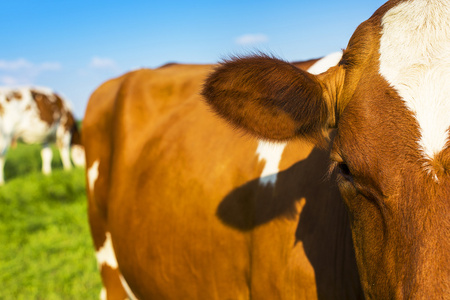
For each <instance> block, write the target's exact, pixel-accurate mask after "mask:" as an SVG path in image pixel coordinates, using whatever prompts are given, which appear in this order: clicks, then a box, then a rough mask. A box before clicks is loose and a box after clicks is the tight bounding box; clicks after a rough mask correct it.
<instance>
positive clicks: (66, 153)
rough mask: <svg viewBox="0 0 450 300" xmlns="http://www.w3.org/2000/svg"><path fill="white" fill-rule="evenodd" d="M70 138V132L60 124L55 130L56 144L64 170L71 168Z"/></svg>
mask: <svg viewBox="0 0 450 300" xmlns="http://www.w3.org/2000/svg"><path fill="white" fill-rule="evenodd" d="M70 138H71V134H70V132H69V131H68V130H66V129H65V128H64V127H63V126H60V127H59V128H58V130H57V131H56V145H57V146H58V149H59V154H60V156H61V161H62V164H63V167H64V170H70V169H71V168H72V162H71V161H70Z"/></svg>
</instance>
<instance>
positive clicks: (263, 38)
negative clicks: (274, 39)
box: [235, 34, 269, 46]
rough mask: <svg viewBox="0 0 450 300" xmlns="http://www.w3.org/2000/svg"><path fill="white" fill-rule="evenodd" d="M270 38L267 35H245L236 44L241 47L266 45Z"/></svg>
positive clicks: (237, 39)
mask: <svg viewBox="0 0 450 300" xmlns="http://www.w3.org/2000/svg"><path fill="white" fill-rule="evenodd" d="M268 41H269V37H268V36H267V35H265V34H245V35H242V36H240V37H238V38H236V40H235V42H236V44H238V45H241V46H249V45H255V44H261V43H266V42H268Z"/></svg>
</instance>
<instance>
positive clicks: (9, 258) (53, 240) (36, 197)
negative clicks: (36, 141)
mask: <svg viewBox="0 0 450 300" xmlns="http://www.w3.org/2000/svg"><path fill="white" fill-rule="evenodd" d="M39 151H40V147H39V146H27V145H22V144H19V145H18V147H17V148H16V149H12V150H11V151H9V153H8V157H7V160H6V166H5V177H6V185H4V186H2V187H0V299H98V297H99V293H100V289H101V285H100V277H99V274H98V271H97V265H96V262H95V258H94V251H93V247H92V242H91V237H90V235H89V229H88V223H87V215H86V195H85V182H84V170H82V169H74V170H72V171H70V172H65V171H63V170H62V167H61V162H60V160H59V156H58V155H57V153H56V151H54V154H55V155H54V159H53V167H54V168H53V173H52V174H51V175H50V176H45V175H42V174H41V173H40V165H41V163H40V154H39V153H40V152H39Z"/></svg>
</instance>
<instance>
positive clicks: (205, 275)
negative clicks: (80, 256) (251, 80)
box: [83, 65, 360, 299]
mask: <svg viewBox="0 0 450 300" xmlns="http://www.w3.org/2000/svg"><path fill="white" fill-rule="evenodd" d="M210 70H211V67H210V66H183V65H172V66H167V67H164V68H161V69H157V70H141V71H136V72H133V73H129V74H127V75H124V76H123V77H120V78H118V79H115V80H112V81H109V82H107V83H106V84H104V85H103V86H101V87H100V88H99V89H98V90H97V91H96V92H95V93H94V94H93V96H92V98H91V100H90V103H89V106H88V109H87V113H86V117H85V120H84V124H83V126H84V134H85V135H84V136H85V138H86V141H85V146H86V152H87V168H88V170H87V172H88V185H89V186H90V191H91V194H90V195H91V196H90V201H91V202H90V210H91V211H92V210H98V211H97V212H96V213H99V214H100V215H101V216H102V219H101V220H100V223H101V224H99V225H100V226H97V225H96V224H93V223H96V222H99V221H98V219H97V218H96V219H95V220H93V219H92V218H91V227H92V225H94V227H95V228H97V229H98V228H101V229H99V232H98V234H99V235H105V232H107V233H108V234H110V236H111V238H112V243H113V245H114V252H115V254H116V257H117V261H118V265H119V266H120V271H121V273H122V275H123V277H124V278H125V280H126V281H127V282H128V284H129V286H130V287H131V289H132V290H133V291H134V293H135V294H136V296H138V297H140V298H145V299H250V298H252V299H314V298H317V297H319V298H320V299H329V298H338V299H342V298H347V299H351V298H357V297H358V296H360V290H359V285H358V276H357V272H356V266H355V264H354V261H353V260H354V257H353V251H352V246H351V238H350V234H349V231H348V224H347V222H346V221H345V220H346V215H345V209H344V206H343V205H342V203H341V202H340V199H339V196H338V193H337V190H336V188H335V187H334V186H332V185H330V183H329V182H328V181H327V180H326V178H325V176H326V170H327V165H328V164H327V162H328V159H327V156H328V153H327V151H322V150H317V149H314V148H313V146H312V145H311V144H309V143H306V142H302V141H295V142H292V143H290V144H287V145H278V146H269V145H267V144H265V143H263V142H259V141H257V140H255V139H253V138H251V137H249V136H246V135H243V134H242V133H240V132H236V131H235V130H234V129H233V128H232V127H231V126H229V125H228V124H226V123H225V121H223V120H222V119H220V118H218V117H217V116H216V115H215V114H214V113H212V112H211V110H210V108H209V107H207V106H206V105H205V103H204V102H203V101H202V99H201V97H200V95H199V90H200V87H201V85H202V82H203V80H204V78H205V76H206V75H207V74H208V73H209V71H210ZM105 133H108V134H105ZM275 148H278V149H282V151H281V152H280V153H281V156H280V157H279V161H278V163H277V164H276V165H275V166H276V167H278V168H279V173H278V175H276V176H274V175H273V174H270V172H269V173H267V174H266V173H265V172H266V165H269V162H268V161H269V160H271V159H270V158H269V156H265V155H266V154H265V153H264V152H271V151H272V150H274V149H275ZM96 170H98V176H94V175H97V173H96ZM89 172H91V176H90V175H89ZM261 175H264V176H263V177H264V178H260V177H261ZM92 192H93V193H92ZM93 234H94V235H95V234H96V233H95V229H93ZM94 239H95V237H94ZM98 240H99V241H100V242H98V243H97V245H96V246H97V249H99V248H101V247H102V245H103V243H104V240H105V238H100V239H98ZM336 260H337V262H336Z"/></svg>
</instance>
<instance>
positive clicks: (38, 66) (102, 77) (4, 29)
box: [0, 0, 385, 118]
mask: <svg viewBox="0 0 450 300" xmlns="http://www.w3.org/2000/svg"><path fill="white" fill-rule="evenodd" d="M384 2H385V1H381V0H366V1H361V0H348V1H346V0H344V1H328V0H327V1H320V0H318V1H284V0H276V1H275V0H273V1H265V0H258V1H246V0H228V1H214V0H208V1H170V0H164V1H155V0H150V1H141V0H139V1H137V0H136V1H133V0H129V1H103V0H99V1H96V0H91V1H86V0H78V1H67V0H66V1H63V0H60V1H46V0H36V1H31V0H14V1H1V2H0V28H1V30H0V40H1V41H2V47H1V48H0V85H39V86H48V87H51V88H53V89H54V90H56V91H57V92H59V93H61V94H63V95H65V96H66V97H67V98H68V99H69V100H70V101H71V102H72V104H73V108H74V111H75V115H76V117H77V118H82V117H83V115H84V110H85V108H86V103H87V101H88V99H89V96H90V94H91V93H92V92H93V91H94V90H95V88H97V87H98V86H99V85H100V84H101V83H102V82H104V81H106V80H108V79H110V78H113V77H116V76H118V75H121V74H123V73H125V72H127V71H129V70H132V69H136V68H142V67H146V68H155V67H158V66H160V65H163V64H165V63H168V62H180V63H215V62H217V61H219V60H220V59H221V58H225V57H227V56H228V55H230V54H245V53H250V52H252V51H255V50H261V51H264V52H269V53H272V54H275V55H276V56H278V57H281V58H283V59H286V60H290V61H292V60H302V59H309V58H316V57H320V56H323V55H326V54H328V53H330V52H334V51H337V50H340V49H342V48H345V47H346V45H347V42H348V39H349V38H350V36H351V34H352V33H353V31H354V30H355V28H356V27H357V26H358V25H359V24H360V23H361V22H362V21H364V20H366V19H367V18H369V17H370V16H371V15H372V13H373V12H375V10H376V9H377V8H378V7H379V6H381V5H382V4H383V3H384Z"/></svg>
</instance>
